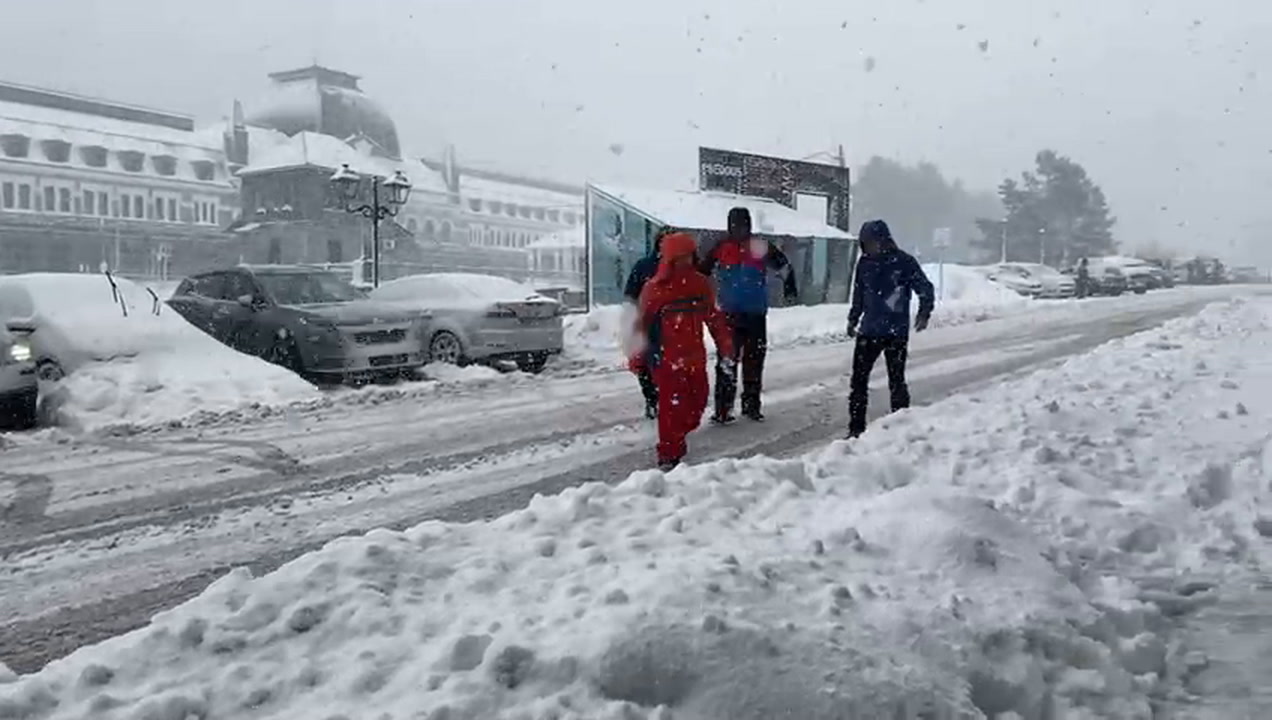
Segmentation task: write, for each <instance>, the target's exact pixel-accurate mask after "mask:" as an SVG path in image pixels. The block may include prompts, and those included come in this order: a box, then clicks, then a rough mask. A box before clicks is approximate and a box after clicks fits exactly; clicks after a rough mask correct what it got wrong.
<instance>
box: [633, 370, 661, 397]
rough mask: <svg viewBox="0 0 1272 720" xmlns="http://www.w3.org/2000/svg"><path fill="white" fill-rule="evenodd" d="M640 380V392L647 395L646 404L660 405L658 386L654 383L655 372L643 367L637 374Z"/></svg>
mask: <svg viewBox="0 0 1272 720" xmlns="http://www.w3.org/2000/svg"><path fill="white" fill-rule="evenodd" d="M636 379H637V380H638V381H640V394H641V395H644V396H645V404H646V405H652V406H654V407H657V406H658V386H657V385H655V384H654V373H653V371H651V370H650V369H649V368H648V367H642V368H641V369H640V372H639V373H638V374H637V375H636Z"/></svg>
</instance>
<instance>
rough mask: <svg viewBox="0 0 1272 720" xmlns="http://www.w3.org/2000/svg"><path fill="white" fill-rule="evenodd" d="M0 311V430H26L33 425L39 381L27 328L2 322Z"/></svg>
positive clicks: (0, 312) (34, 422) (2, 317)
mask: <svg viewBox="0 0 1272 720" xmlns="http://www.w3.org/2000/svg"><path fill="white" fill-rule="evenodd" d="M4 315H5V313H4V312H3V311H0V430H27V429H30V428H33V427H35V424H36V419H37V418H36V416H37V408H38V401H39V395H40V389H39V383H38V382H37V380H36V376H35V353H34V351H33V350H32V348H31V338H30V333H29V328H28V327H25V326H23V325H21V324H20V323H16V322H3V319H4Z"/></svg>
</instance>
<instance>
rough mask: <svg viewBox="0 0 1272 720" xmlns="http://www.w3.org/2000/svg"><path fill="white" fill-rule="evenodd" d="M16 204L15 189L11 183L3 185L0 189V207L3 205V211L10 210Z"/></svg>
mask: <svg viewBox="0 0 1272 720" xmlns="http://www.w3.org/2000/svg"><path fill="white" fill-rule="evenodd" d="M17 204H18V198H17V189H16V188H15V187H14V186H13V183H11V182H7V183H5V184H4V185H3V187H0V205H3V207H4V209H5V210H12V209H13V208H14V206H15V205H17Z"/></svg>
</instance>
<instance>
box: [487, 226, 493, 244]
mask: <svg viewBox="0 0 1272 720" xmlns="http://www.w3.org/2000/svg"><path fill="white" fill-rule="evenodd" d="M486 244H487V245H489V246H490V247H494V246H495V231H494V230H492V229H490V228H486Z"/></svg>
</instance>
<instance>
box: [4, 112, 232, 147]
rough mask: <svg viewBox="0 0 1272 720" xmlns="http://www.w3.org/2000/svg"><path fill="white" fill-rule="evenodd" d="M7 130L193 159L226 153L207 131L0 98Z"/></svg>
mask: <svg viewBox="0 0 1272 720" xmlns="http://www.w3.org/2000/svg"><path fill="white" fill-rule="evenodd" d="M4 133H19V134H22V135H26V136H28V137H30V138H31V139H32V140H33V141H37V140H65V141H67V142H69V143H71V144H72V145H100V146H102V147H105V148H107V149H108V150H136V151H139V152H144V153H146V154H147V155H174V156H176V157H179V158H182V159H191V160H200V159H215V158H217V157H220V156H221V155H222V154H223V152H224V148H223V147H222V145H221V143H220V141H219V139H218V141H216V142H212V141H211V140H210V138H209V136H208V134H207V133H197V132H190V131H187V130H178V129H176V128H171V127H164V126H161V125H153V124H150V123H142V122H131V121H128V120H120V119H116V118H110V117H102V116H100V115H92V114H88V113H81V112H75V111H72V110H61V109H57V108H48V107H42V106H38V105H28V104H26V103H20V102H11V101H0V134H4Z"/></svg>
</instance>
